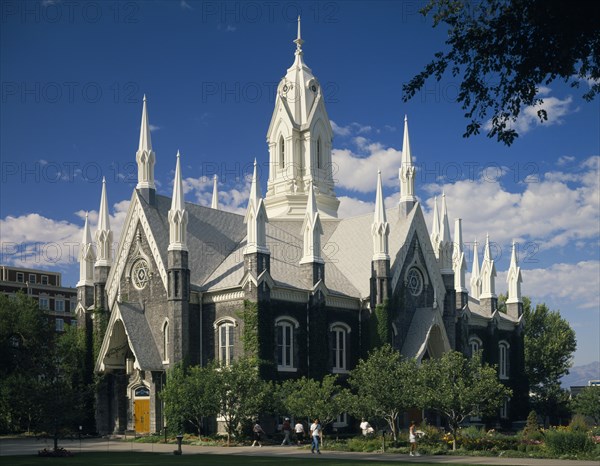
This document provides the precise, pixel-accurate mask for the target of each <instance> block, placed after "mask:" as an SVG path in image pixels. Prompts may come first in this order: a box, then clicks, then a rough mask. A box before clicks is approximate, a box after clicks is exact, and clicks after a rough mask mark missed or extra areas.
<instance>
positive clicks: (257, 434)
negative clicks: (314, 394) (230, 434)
mask: <svg viewBox="0 0 600 466" xmlns="http://www.w3.org/2000/svg"><path fill="white" fill-rule="evenodd" d="M281 430H282V431H283V442H281V445H291V444H292V442H291V440H290V437H291V434H292V425H291V423H290V418H289V417H286V418H285V419H284V421H283V424H282V426H281ZM294 432H295V434H296V443H297V444H298V445H301V444H302V442H304V435H305V432H304V424H302V423H301V422H300V421H298V422H297V423H296V425H295V426H294ZM252 433H253V437H254V441H253V442H252V446H253V447H255V446H256V445H258V446H259V447H262V443H261V439H262V436H263V435H265V431H264V430H263V429H262V427H261V426H260V424H259V423H258V421H256V422H255V423H254V427H253V428H252ZM322 435H323V427H321V423H320V422H319V419H318V418H317V419H315V420H314V422H313V423H312V424H311V425H310V436H311V439H312V443H311V452H312V453H314V452H315V450H316V451H317V453H318V454H319V455H320V454H321V450H320V449H319V445H320V443H321V442H322Z"/></svg>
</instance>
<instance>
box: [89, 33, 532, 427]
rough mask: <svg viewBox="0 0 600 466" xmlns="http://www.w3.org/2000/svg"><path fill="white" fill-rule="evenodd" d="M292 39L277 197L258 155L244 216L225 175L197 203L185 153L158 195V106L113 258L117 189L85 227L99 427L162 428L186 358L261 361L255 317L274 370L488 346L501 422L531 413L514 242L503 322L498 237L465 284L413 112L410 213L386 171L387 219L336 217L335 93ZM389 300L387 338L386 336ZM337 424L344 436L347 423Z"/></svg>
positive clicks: (273, 179) (273, 168)
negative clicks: (228, 200)
mask: <svg viewBox="0 0 600 466" xmlns="http://www.w3.org/2000/svg"><path fill="white" fill-rule="evenodd" d="M294 42H295V44H296V50H295V57H294V62H293V64H292V65H291V67H290V68H289V69H288V70H287V72H286V74H285V76H284V77H283V78H282V79H281V82H280V83H279V85H278V87H277V96H276V101H275V108H274V110H273V115H272V117H271V121H270V124H269V127H268V131H267V143H268V148H269V164H268V166H269V170H268V180H267V190H266V193H265V195H264V197H263V195H262V193H261V183H260V180H259V175H260V170H259V168H260V167H259V166H257V164H256V161H255V162H254V174H253V178H252V186H251V191H250V196H249V199H248V207H247V211H246V214H245V215H238V214H234V213H230V212H226V211H224V210H221V209H219V206H218V192H217V182H216V179H215V185H214V193H213V203H212V206H211V207H204V206H201V205H197V204H194V203H192V202H187V201H185V199H184V193H183V188H182V172H181V163H180V156H179V154H177V158H176V160H174V161H173V162H174V164H175V166H176V170H175V180H174V185H173V193H172V196H171V197H166V196H163V195H159V194H158V193H157V192H156V186H155V182H154V165H155V161H156V157H157V155H156V154H155V152H154V151H153V149H152V142H151V137H150V127H149V119H148V103H147V101H146V98H144V102H143V108H142V120H141V129H140V138H139V148H138V151H137V153H136V161H137V164H138V183H137V186H136V188H135V190H134V191H133V193H132V195H131V203H130V205H129V211H128V213H127V217H126V220H125V223H124V225H123V229H122V233H121V238H120V239H119V242H118V248H117V250H116V252H115V253H114V257H113V252H112V251H111V246H112V244H113V233H112V231H111V227H110V221H109V212H108V206H109V204H108V199H107V186H106V183H103V185H102V194H101V200H100V209H99V220H98V225H97V227H96V231H95V237H94V238H93V237H92V232H91V228H90V225H89V224H88V222H87V220H86V222H85V225H84V229H83V241H82V243H83V244H82V248H81V252H80V280H79V282H78V284H77V288H78V306H77V312H78V316H79V319H80V320H81V321H83V323H82V325H84V326H86V328H88V331H89V332H92V331H93V332H101V331H102V329H103V327H105V329H106V330H105V333H104V337H103V339H102V340H101V346H100V348H99V354H98V357H97V360H96V362H95V371H96V372H97V373H98V374H103V375H104V377H102V378H101V382H100V386H99V389H98V394H97V407H96V418H97V428H98V431H99V432H101V433H110V432H122V431H125V430H135V431H137V432H158V431H160V430H161V429H162V427H163V426H164V422H165V420H164V418H163V414H162V410H161V401H160V398H159V397H158V394H159V393H160V390H161V388H162V387H163V385H164V383H165V379H166V371H167V370H168V369H169V368H170V367H173V365H174V364H176V363H178V362H180V361H186V362H187V363H189V364H206V363H207V362H209V361H211V360H217V361H219V362H220V363H221V364H224V365H228V364H231V363H232V362H233V361H235V360H236V358H238V357H240V356H243V355H244V354H247V353H248V352H249V351H248V348H245V345H244V336H245V335H248V329H246V328H245V320H247V319H245V317H246V316H248V315H249V314H248V313H251V312H254V313H255V314H254V327H253V328H252V329H250V330H251V331H255V332H256V336H255V341H258V344H257V346H258V348H256V349H255V351H256V352H257V353H258V354H255V355H257V356H259V357H260V358H261V359H263V360H265V361H267V364H265V365H264V367H261V373H262V374H263V376H264V377H267V378H270V379H274V380H282V379H286V378H290V377H301V376H309V377H313V378H320V377H322V376H323V375H325V374H328V373H333V374H340V375H341V378H342V380H343V378H344V374H347V373H348V371H350V370H351V369H352V368H353V367H354V366H355V365H356V363H357V361H358V359H359V358H361V357H364V356H366V354H367V353H368V351H369V350H370V349H371V347H373V345H375V344H376V342H375V340H376V338H379V340H378V341H379V342H381V340H387V341H389V342H390V343H391V344H392V345H393V346H394V347H395V348H396V349H397V350H398V351H400V352H401V353H402V354H403V355H404V356H406V357H410V358H416V359H417V360H422V359H423V358H435V357H439V356H440V355H441V354H442V353H444V352H446V351H449V350H452V349H456V350H459V351H462V352H463V353H465V354H467V355H470V354H471V353H472V352H473V351H475V350H477V349H483V354H484V358H485V360H486V361H488V362H490V363H493V364H497V365H498V367H499V377H500V379H502V380H503V381H504V382H505V383H506V384H507V385H509V386H510V387H511V388H513V392H514V395H513V398H512V399H511V400H507V401H506V402H505V404H504V406H503V408H502V410H501V412H500V413H499V417H500V418H502V419H504V420H505V421H506V422H510V421H511V420H514V419H517V418H520V417H522V415H523V410H524V406H525V404H526V402H527V398H526V397H527V386H526V382H524V381H523V376H522V374H523V332H522V329H523V322H522V318H521V314H522V300H521V271H520V268H519V266H518V263H517V257H516V252H515V250H514V246H513V254H512V261H511V265H510V270H509V274H508V300H507V304H506V312H505V313H504V312H499V311H498V309H497V296H496V293H495V278H496V269H495V266H494V260H493V258H492V257H491V254H490V244H489V238H488V239H487V240H486V243H485V246H484V248H483V261H482V264H481V266H480V264H479V259H478V256H477V250H475V256H474V261H473V265H472V274H471V280H470V284H469V285H470V289H467V284H466V283H465V270H466V267H467V263H466V260H465V253H464V251H463V247H464V245H463V238H462V231H461V219H455V220H454V224H453V231H451V226H450V225H451V224H450V219H449V217H448V211H447V206H446V198H445V196H444V197H443V198H442V200H441V211H440V212H438V207H437V203H436V208H435V212H434V220H433V225H432V227H431V229H430V230H428V228H427V226H426V224H425V219H424V216H423V211H422V207H421V205H420V204H419V202H418V200H417V198H416V196H415V175H416V167H415V165H413V162H412V157H411V149H410V142H409V133H408V125H407V121H406V118H405V120H404V140H403V147H402V160H401V169H400V171H399V180H398V181H399V185H400V194H401V197H400V202H399V204H398V205H396V206H394V207H392V208H389V209H386V208H385V207H384V203H383V199H384V198H383V193H382V182H381V173H379V174H377V173H375V172H373V173H372V174H365V176H373V184H374V185H375V184H376V186H377V188H376V203H375V210H374V212H373V213H371V214H368V215H360V216H356V217H351V218H344V219H340V218H338V206H339V200H338V199H337V197H336V193H335V186H334V181H333V178H332V159H331V151H332V144H333V132H332V128H331V124H330V120H329V117H328V114H327V110H326V108H325V103H324V96H323V90H322V88H321V86H320V84H319V81H318V80H317V79H316V77H315V76H314V75H313V72H312V70H311V69H310V68H309V67H308V66H307V65H306V63H305V61H304V54H303V50H302V44H303V40H302V39H301V35H300V24H298V36H297V38H296V40H295V41H294ZM265 123H266V122H265ZM164 165H165V163H163V166H164ZM472 221H477V219H476V218H474V219H472ZM492 233H493V232H492ZM475 247H476V246H475ZM382 306H385V307H386V308H387V314H385V315H387V322H386V325H387V330H388V331H387V333H384V335H383V336H381V335H379V336H377V335H376V333H375V332H373V322H374V320H376V318H377V315H378V314H377V309H380V308H381V307H382ZM382 315H383V314H382ZM92 329H93V330H92ZM246 338H247V337H246ZM382 388H383V387H382ZM338 421H339V422H338V424H337V425H338V427H343V426H344V423H346V422H347V419H346V417H345V416H344V415H341V416H340V418H339V419H338Z"/></svg>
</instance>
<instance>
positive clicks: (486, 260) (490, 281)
mask: <svg viewBox="0 0 600 466" xmlns="http://www.w3.org/2000/svg"><path fill="white" fill-rule="evenodd" d="M495 297H496V266H495V265H494V259H493V258H492V253H491V249H490V235H489V234H488V235H486V238H485V249H484V251H483V263H482V265H481V296H480V298H495Z"/></svg>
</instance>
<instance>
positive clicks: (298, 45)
mask: <svg viewBox="0 0 600 466" xmlns="http://www.w3.org/2000/svg"><path fill="white" fill-rule="evenodd" d="M303 43H304V41H303V40H302V34H301V32H300V15H298V35H297V37H296V40H294V44H296V55H298V54H301V53H302V44H303Z"/></svg>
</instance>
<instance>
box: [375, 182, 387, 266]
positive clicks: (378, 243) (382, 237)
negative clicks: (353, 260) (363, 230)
mask: <svg viewBox="0 0 600 466" xmlns="http://www.w3.org/2000/svg"><path fill="white" fill-rule="evenodd" d="M389 233H390V226H389V224H388V222H387V217H386V214H385V205H384V202H383V184H382V182H381V170H378V171H377V191H376V195H375V212H374V214H373V223H372V225H371V234H372V235H373V260H389V259H390V256H389V247H388V236H389Z"/></svg>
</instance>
